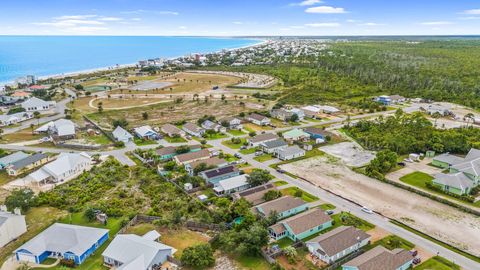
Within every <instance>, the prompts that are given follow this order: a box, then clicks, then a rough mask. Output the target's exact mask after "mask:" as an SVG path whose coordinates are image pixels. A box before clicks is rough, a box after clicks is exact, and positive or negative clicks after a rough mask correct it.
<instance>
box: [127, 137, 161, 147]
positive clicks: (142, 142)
mask: <svg viewBox="0 0 480 270" xmlns="http://www.w3.org/2000/svg"><path fill="white" fill-rule="evenodd" d="M133 141H134V142H135V144H136V145H138V146H142V145H152V144H157V142H156V141H151V140H143V139H140V138H135V139H133Z"/></svg>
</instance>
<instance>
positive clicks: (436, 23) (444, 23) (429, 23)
mask: <svg viewBox="0 0 480 270" xmlns="http://www.w3.org/2000/svg"><path fill="white" fill-rule="evenodd" d="M420 24H421V25H450V24H453V23H452V22H449V21H435V22H422V23H420Z"/></svg>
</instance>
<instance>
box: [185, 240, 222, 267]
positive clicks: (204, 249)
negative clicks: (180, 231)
mask: <svg viewBox="0 0 480 270" xmlns="http://www.w3.org/2000/svg"><path fill="white" fill-rule="evenodd" d="M180 260H181V261H182V263H184V264H185V265H187V266H193V267H197V268H198V267H199V268H205V267H210V266H213V265H214V264H215V258H214V257H213V250H212V247H211V246H210V244H200V245H196V246H191V247H187V248H186V249H185V250H184V251H183V253H182V257H181V258H180Z"/></svg>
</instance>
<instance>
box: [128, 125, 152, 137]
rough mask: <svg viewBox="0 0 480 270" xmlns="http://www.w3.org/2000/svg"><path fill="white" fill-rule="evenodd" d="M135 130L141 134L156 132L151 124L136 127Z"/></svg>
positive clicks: (146, 134)
mask: <svg viewBox="0 0 480 270" xmlns="http://www.w3.org/2000/svg"><path fill="white" fill-rule="evenodd" d="M133 130H134V131H135V133H137V134H138V135H140V136H142V137H143V136H148V134H149V133H155V134H156V132H155V131H153V129H152V127H151V126H141V127H138V128H134V129H133Z"/></svg>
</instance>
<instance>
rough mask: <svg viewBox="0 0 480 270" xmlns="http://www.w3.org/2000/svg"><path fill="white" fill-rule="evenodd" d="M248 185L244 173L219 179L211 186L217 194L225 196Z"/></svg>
mask: <svg viewBox="0 0 480 270" xmlns="http://www.w3.org/2000/svg"><path fill="white" fill-rule="evenodd" d="M249 187H250V184H249V183H248V180H247V176H246V175H245V174H242V175H237V176H234V177H231V178H227V179H224V180H220V181H219V182H218V183H217V184H216V185H214V187H213V191H214V192H215V194H216V195H217V196H225V195H229V194H232V193H235V192H239V191H243V190H246V189H248V188H249Z"/></svg>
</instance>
